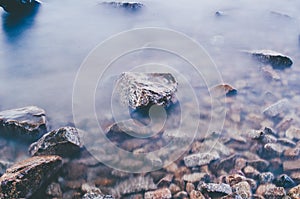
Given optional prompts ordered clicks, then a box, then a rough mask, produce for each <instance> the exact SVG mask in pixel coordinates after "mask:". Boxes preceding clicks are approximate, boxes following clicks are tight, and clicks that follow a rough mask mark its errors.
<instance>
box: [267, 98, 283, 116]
mask: <svg viewBox="0 0 300 199" xmlns="http://www.w3.org/2000/svg"><path fill="white" fill-rule="evenodd" d="M287 109H288V100H287V99H281V100H279V101H277V102H276V103H274V104H272V105H271V106H269V107H267V108H266V109H265V110H264V111H263V113H264V114H265V115H266V116H267V117H270V118H273V117H276V116H279V115H282V114H283V113H285V111H287Z"/></svg>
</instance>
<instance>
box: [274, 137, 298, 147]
mask: <svg viewBox="0 0 300 199" xmlns="http://www.w3.org/2000/svg"><path fill="white" fill-rule="evenodd" d="M277 143H279V144H281V145H283V146H288V147H295V146H296V143H295V142H293V141H292V140H290V139H288V138H278V139H277Z"/></svg>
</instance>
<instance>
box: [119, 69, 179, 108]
mask: <svg viewBox="0 0 300 199" xmlns="http://www.w3.org/2000/svg"><path fill="white" fill-rule="evenodd" d="M117 88H118V91H119V93H120V95H121V101H122V103H123V104H125V105H128V106H129V107H131V108H133V109H136V108H140V107H146V106H148V105H151V104H156V105H162V106H168V105H170V104H172V103H174V102H175V101H176V99H175V92H176V91H177V81H176V80H175V78H174V77H173V75H172V74H170V73H133V72H125V73H123V74H121V76H120V77H119V79H118V82H117Z"/></svg>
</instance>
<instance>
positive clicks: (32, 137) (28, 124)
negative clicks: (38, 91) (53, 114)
mask: <svg viewBox="0 0 300 199" xmlns="http://www.w3.org/2000/svg"><path fill="white" fill-rule="evenodd" d="M45 114H46V113H45V111H44V110H43V109H41V108H38V107H36V106H27V107H23V108H18V109H11V110H6V111H1V112H0V135H2V136H5V137H11V138H15V139H18V140H21V141H26V142H32V141H36V140H37V139H39V138H40V137H41V136H42V135H43V134H44V133H46V132H47V125H46V116H45Z"/></svg>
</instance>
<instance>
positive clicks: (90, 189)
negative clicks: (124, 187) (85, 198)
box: [81, 183, 102, 194]
mask: <svg viewBox="0 0 300 199" xmlns="http://www.w3.org/2000/svg"><path fill="white" fill-rule="evenodd" d="M81 191H82V192H83V193H89V192H94V193H98V194H101V193H102V192H101V190H100V189H99V188H97V187H96V186H95V185H91V184H88V183H84V184H82V185H81Z"/></svg>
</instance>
